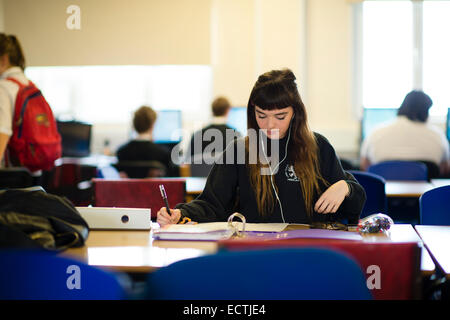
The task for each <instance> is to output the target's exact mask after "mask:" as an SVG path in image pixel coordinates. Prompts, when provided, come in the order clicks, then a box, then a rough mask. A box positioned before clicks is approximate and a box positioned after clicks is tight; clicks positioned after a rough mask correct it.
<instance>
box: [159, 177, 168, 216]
mask: <svg viewBox="0 0 450 320" xmlns="http://www.w3.org/2000/svg"><path fill="white" fill-rule="evenodd" d="M159 190H160V191H161V197H162V198H163V200H164V203H165V205H166V210H167V213H168V214H169V215H170V207H169V201H168V199H167V194H166V189H164V185H162V184H160V185H159Z"/></svg>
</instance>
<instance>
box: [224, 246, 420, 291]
mask: <svg viewBox="0 0 450 320" xmlns="http://www.w3.org/2000/svg"><path fill="white" fill-rule="evenodd" d="M219 247H220V248H222V249H223V250H224V249H227V250H233V251H236V250H244V251H247V250H250V249H265V250H267V249H273V248H304V247H315V248H325V249H334V250H338V251H340V252H343V253H345V254H347V255H349V256H350V257H352V258H353V259H355V261H357V262H358V264H359V265H360V267H361V269H362V270H363V272H364V275H365V277H366V279H367V280H366V282H367V285H368V287H369V289H370V291H371V293H372V295H373V297H374V298H375V299H387V300H394V299H395V300H398V299H405V300H408V299H418V298H420V279H421V275H420V263H421V248H420V247H419V244H418V243H416V242H405V243H398V242H397V243H392V242H390V243H388V242H385V243H367V242H360V241H348V240H328V239H286V240H265V241H261V240H251V239H242V240H239V239H231V240H222V241H219ZM399 262H401V263H399ZM329 265H330V266H331V265H333V263H332V262H331V261H330V263H329Z"/></svg>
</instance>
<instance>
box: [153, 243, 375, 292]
mask: <svg viewBox="0 0 450 320" xmlns="http://www.w3.org/2000/svg"><path fill="white" fill-rule="evenodd" d="M147 284H148V296H147V297H148V298H150V299H163V300H164V299H167V300H173V299H180V300H183V299H189V300H191V299H192V300H196V299H199V300H230V299H231V300H241V299H252V300H260V299H271V300H280V299H283V300H293V299H352V300H353V299H371V295H370V292H369V290H368V289H367V287H366V281H365V278H364V275H363V273H362V271H361V268H360V267H359V266H358V265H357V263H356V262H355V261H354V260H353V259H351V258H349V257H348V256H346V255H344V254H341V253H339V252H335V251H331V250H326V249H317V248H302V249H298V248H295V249H274V250H256V251H244V252H219V253H217V254H214V255H208V256H202V257H198V258H192V259H187V260H182V261H179V262H175V263H173V264H171V265H169V266H167V267H163V268H161V269H159V270H157V271H156V272H154V273H152V274H150V276H149V279H148V282H147Z"/></svg>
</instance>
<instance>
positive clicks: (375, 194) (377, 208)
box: [348, 170, 387, 218]
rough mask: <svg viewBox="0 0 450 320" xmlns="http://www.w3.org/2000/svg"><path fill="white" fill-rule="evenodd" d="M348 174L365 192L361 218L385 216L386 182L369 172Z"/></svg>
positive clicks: (351, 171)
mask: <svg viewBox="0 0 450 320" xmlns="http://www.w3.org/2000/svg"><path fill="white" fill-rule="evenodd" d="M348 172H350V173H351V174H352V175H353V176H354V177H355V179H356V180H357V181H358V183H359V184H360V185H361V186H362V187H363V188H364V190H365V191H366V203H365V204H364V207H363V210H362V212H361V216H360V217H361V218H364V217H367V216H369V215H371V214H373V213H384V214H387V197H386V189H385V185H386V180H384V178H383V177H381V176H379V175H377V174H373V173H370V172H363V171H354V170H350V171H348Z"/></svg>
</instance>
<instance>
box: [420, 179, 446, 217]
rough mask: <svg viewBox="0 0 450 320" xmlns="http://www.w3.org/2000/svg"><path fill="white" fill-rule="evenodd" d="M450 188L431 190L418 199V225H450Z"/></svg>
mask: <svg viewBox="0 0 450 320" xmlns="http://www.w3.org/2000/svg"><path fill="white" fill-rule="evenodd" d="M449 199H450V186H443V187H438V188H434V189H431V190H429V191H427V192H425V193H424V194H422V196H421V197H420V198H419V204H420V224H428V225H450V201H449Z"/></svg>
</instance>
